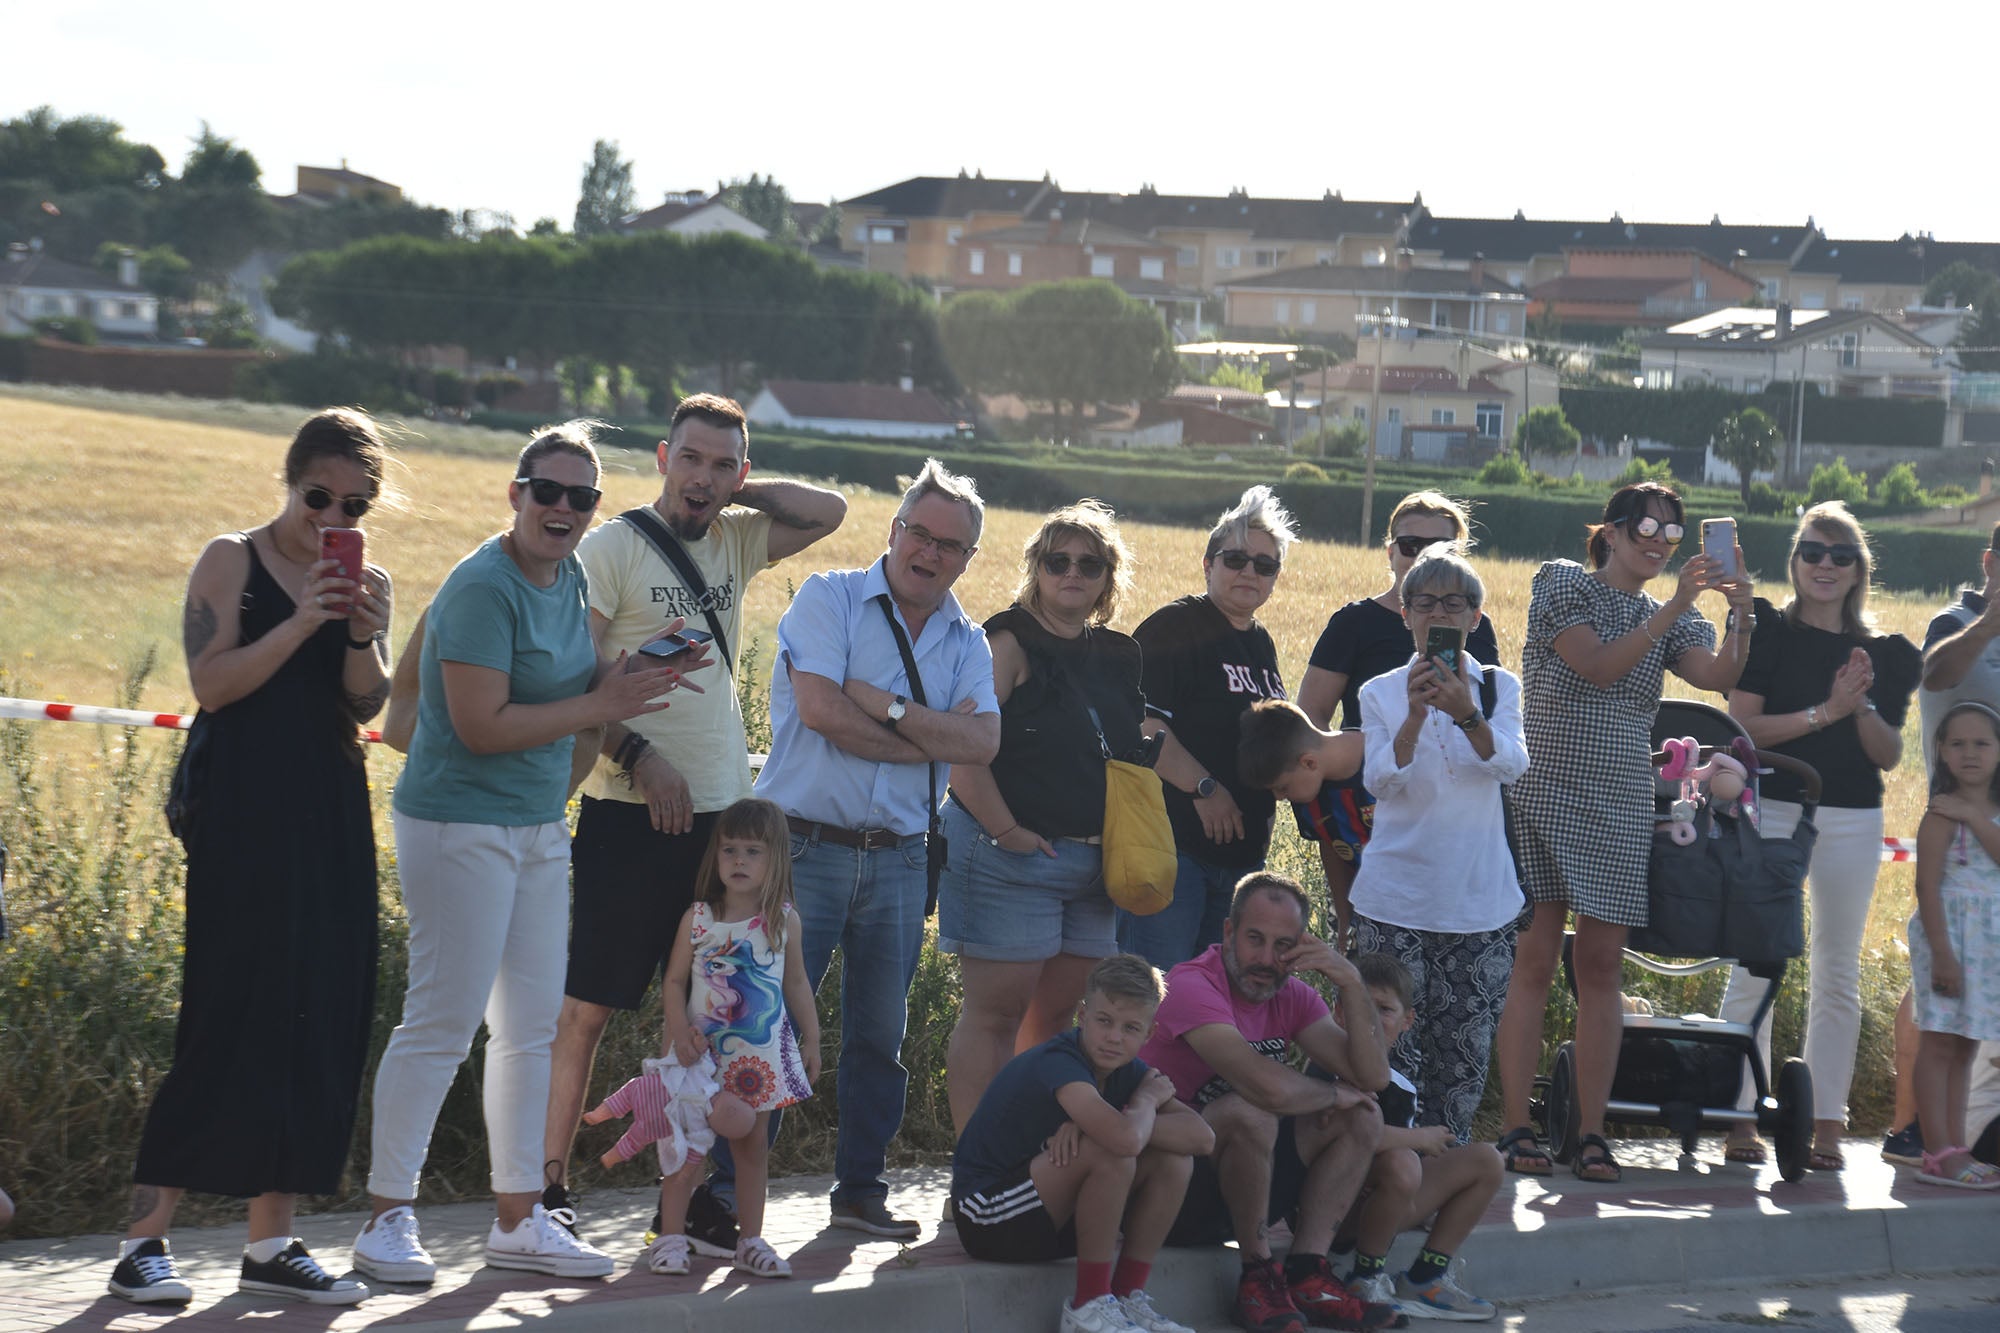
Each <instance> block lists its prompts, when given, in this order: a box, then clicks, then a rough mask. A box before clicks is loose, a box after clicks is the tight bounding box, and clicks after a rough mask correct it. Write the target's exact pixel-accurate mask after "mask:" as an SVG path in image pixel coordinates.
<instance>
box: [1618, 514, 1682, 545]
mask: <svg viewBox="0 0 2000 1333" xmlns="http://www.w3.org/2000/svg"><path fill="white" fill-rule="evenodd" d="M1611 521H1612V522H1613V523H1622V524H1627V525H1629V526H1630V528H1631V531H1632V535H1633V536H1634V537H1665V538H1666V539H1667V541H1668V542H1669V543H1673V542H1677V541H1679V540H1680V539H1681V538H1683V537H1685V536H1687V528H1686V527H1685V526H1683V525H1682V524H1679V523H1662V522H1660V520H1659V519H1657V518H1654V517H1653V516H1652V515H1651V514H1641V515H1640V516H1639V517H1638V518H1636V519H1634V518H1614V519H1612V520H1611Z"/></svg>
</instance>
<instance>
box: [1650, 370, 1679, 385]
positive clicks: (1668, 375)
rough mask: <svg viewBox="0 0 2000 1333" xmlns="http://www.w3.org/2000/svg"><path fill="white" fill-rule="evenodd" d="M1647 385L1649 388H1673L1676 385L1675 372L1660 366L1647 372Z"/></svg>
mask: <svg viewBox="0 0 2000 1333" xmlns="http://www.w3.org/2000/svg"><path fill="white" fill-rule="evenodd" d="M1646 387H1647V388H1649V389H1671V388H1673V387H1674V372H1673V371H1671V370H1665V369H1662V368H1660V367H1658V366H1655V367H1654V368H1653V369H1651V370H1649V371H1647V372H1646Z"/></svg>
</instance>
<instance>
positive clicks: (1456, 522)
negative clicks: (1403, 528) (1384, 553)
mask: <svg viewBox="0 0 2000 1333" xmlns="http://www.w3.org/2000/svg"><path fill="white" fill-rule="evenodd" d="M1406 518H1442V519H1449V520H1450V522H1451V526H1452V529H1453V532H1454V535H1453V537H1452V545H1453V546H1455V547H1457V548H1458V553H1459V554H1460V555H1464V554H1465V553H1466V552H1467V551H1469V550H1471V549H1472V515H1471V514H1469V513H1467V512H1466V510H1465V506H1464V505H1463V504H1460V503H1459V502H1458V501H1457V500H1454V499H1452V498H1451V497H1450V496H1449V495H1446V494H1445V493H1444V492H1443V491H1412V492H1410V493H1409V494H1408V495H1406V496H1404V497H1403V498H1402V499H1400V500H1398V501H1397V502H1396V507H1395V508H1394V509H1391V510H1390V511H1389V526H1388V527H1387V528H1385V529H1384V530H1383V532H1382V544H1383V545H1384V546H1387V545H1389V544H1390V543H1392V542H1394V541H1395V540H1396V525H1397V524H1398V523H1400V522H1402V521H1403V520H1404V519H1406Z"/></svg>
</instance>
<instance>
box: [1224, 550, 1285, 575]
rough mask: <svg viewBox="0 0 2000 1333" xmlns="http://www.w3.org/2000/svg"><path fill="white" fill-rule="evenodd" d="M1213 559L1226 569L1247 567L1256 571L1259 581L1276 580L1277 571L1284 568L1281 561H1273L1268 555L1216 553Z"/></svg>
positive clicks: (1234, 552) (1240, 552) (1230, 552)
mask: <svg viewBox="0 0 2000 1333" xmlns="http://www.w3.org/2000/svg"><path fill="white" fill-rule="evenodd" d="M1215 558H1216V559H1218V560H1220V561H1221V562H1222V563H1223V566H1224V567H1225V568H1228V569H1241V568H1243V566H1245V565H1248V566H1250V568H1252V569H1254V570H1256V571H1257V577H1258V578H1260V579H1273V578H1276V577H1277V576H1278V571H1279V570H1281V569H1283V568H1284V567H1285V566H1284V564H1283V563H1282V562H1281V561H1278V560H1274V559H1272V558H1271V557H1270V556H1268V555H1252V554H1250V553H1249V552H1248V551H1217V552H1216V553H1215Z"/></svg>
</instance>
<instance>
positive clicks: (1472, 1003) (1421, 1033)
mask: <svg viewBox="0 0 2000 1333" xmlns="http://www.w3.org/2000/svg"><path fill="white" fill-rule="evenodd" d="M1354 928H1355V939H1356V944H1355V952H1356V953H1357V954H1364V953H1386V954H1389V955H1391V956H1392V957H1394V958H1396V959H1397V960H1398V961H1400V962H1401V963H1402V964H1403V966H1404V967H1406V968H1408V969H1409V970H1410V978H1411V981H1412V986H1411V991H1412V994H1413V996H1414V998H1415V1004H1414V1013H1413V1014H1412V1017H1413V1019H1414V1020H1415V1021H1414V1022H1412V1023H1411V1024H1410V1028H1409V1030H1408V1031H1407V1032H1405V1033H1404V1034H1403V1035H1402V1037H1401V1038H1400V1039H1399V1040H1398V1041H1397V1042H1396V1045H1395V1047H1394V1048H1393V1049H1392V1050H1390V1052H1389V1063H1390V1064H1391V1065H1392V1066H1394V1067H1395V1070H1396V1072H1397V1073H1399V1074H1401V1075H1402V1076H1403V1077H1404V1078H1406V1079H1408V1080H1410V1083H1411V1085H1412V1086H1413V1087H1415V1088H1416V1090H1417V1124H1419V1125H1443V1126H1444V1127H1445V1128H1446V1129H1448V1130H1450V1131H1451V1132H1452V1134H1453V1135H1454V1136H1455V1137H1456V1138H1457V1139H1458V1141H1459V1142H1460V1143H1465V1142H1467V1141H1468V1140H1470V1138H1471V1137H1472V1118H1473V1116H1474V1115H1476V1114H1477V1113H1478V1111H1479V1101H1480V1098H1482V1097H1483V1096H1485V1094H1486V1066H1487V1063H1488V1061H1490V1060H1491V1058H1492V1055H1493V1037H1494V1033H1495V1032H1496V1031H1497V1030H1498V1029H1499V1026H1500V1011H1501V1009H1502V1008H1503V1007H1504V1006H1505V1005H1506V1002H1507V982H1508V980H1509V979H1510V978H1512V976H1513V975H1514V935H1515V932H1516V926H1515V925H1513V924H1509V925H1506V926H1503V927H1501V928H1500V929H1499V930H1486V931H1478V932H1475V933H1472V934H1457V933H1439V932H1435V931H1428V930H1410V929H1408V928H1407V927H1404V926H1391V925H1387V924H1385V923H1383V922H1380V921H1374V920H1370V919H1369V918H1368V917H1365V916H1361V915H1360V914H1358V913H1357V914H1356V915H1355V918H1354Z"/></svg>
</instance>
